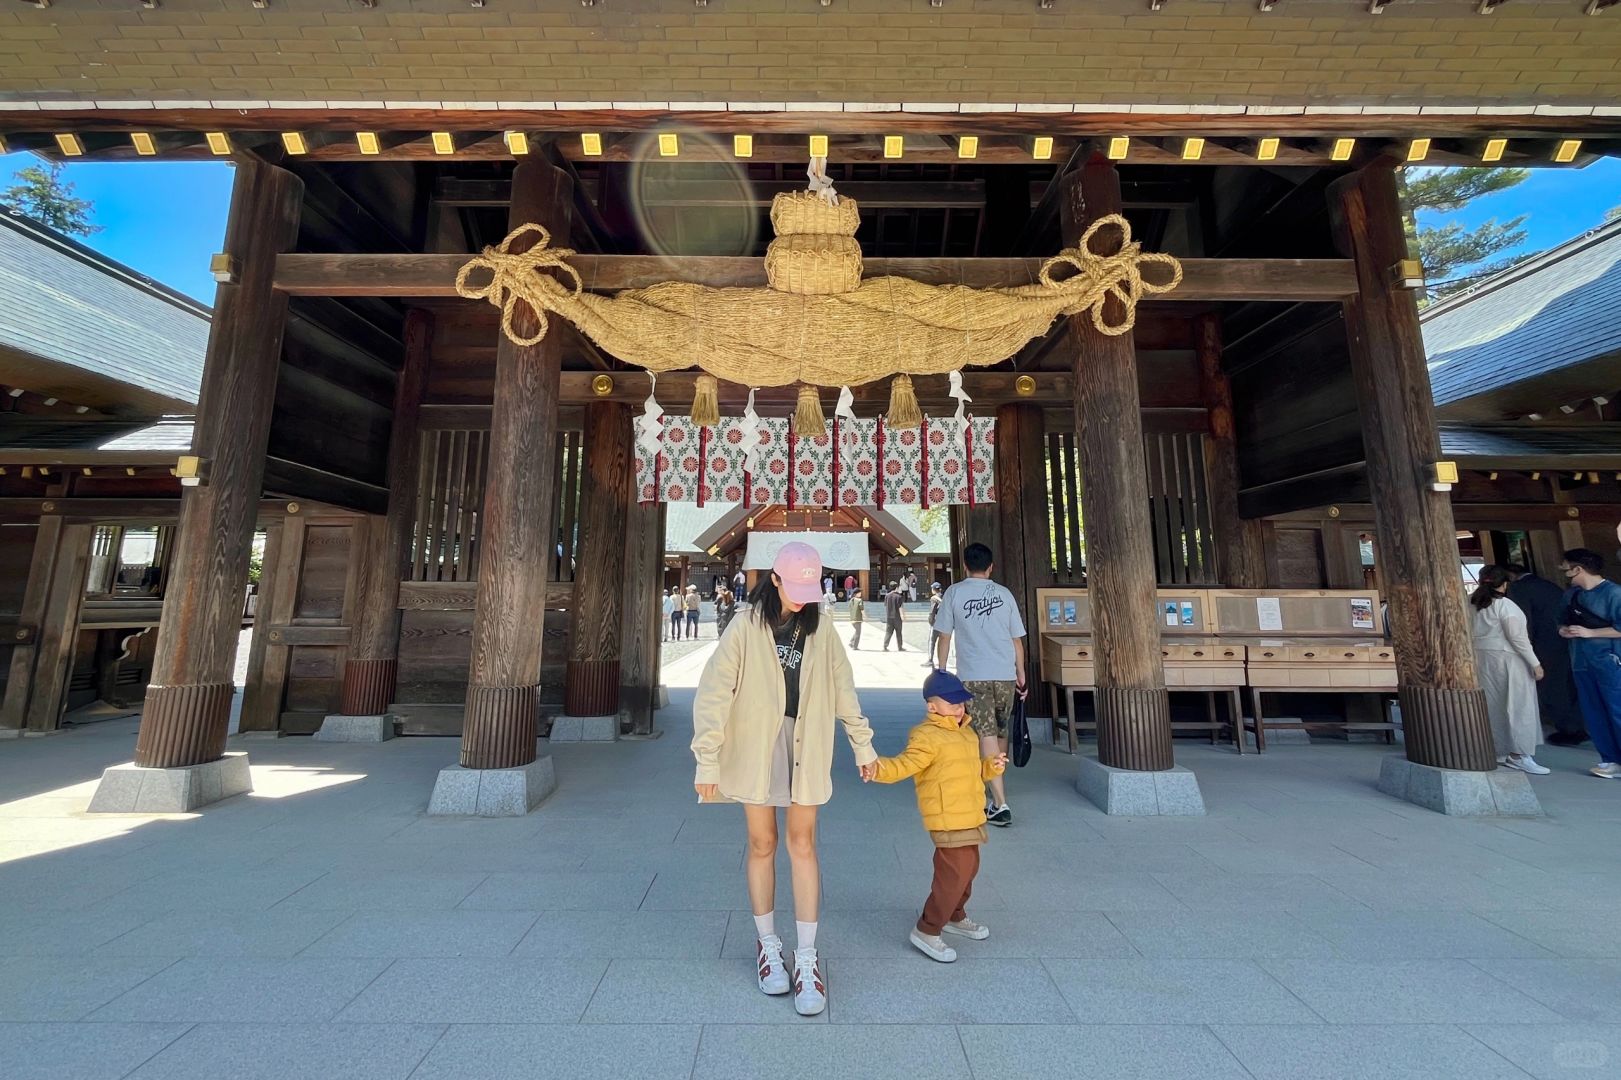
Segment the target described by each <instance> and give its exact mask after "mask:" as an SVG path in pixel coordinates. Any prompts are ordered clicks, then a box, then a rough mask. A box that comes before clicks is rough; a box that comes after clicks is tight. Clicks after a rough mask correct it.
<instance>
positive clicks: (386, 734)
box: [315, 713, 394, 742]
mask: <svg viewBox="0 0 1621 1080" xmlns="http://www.w3.org/2000/svg"><path fill="white" fill-rule="evenodd" d="M393 737H394V718H393V717H392V716H390V715H388V714H387V713H383V714H381V715H378V716H337V715H333V716H329V717H327V718H326V719H325V720H322V721H321V729H320V730H319V731H317V732H316V733H315V741H316V742H387V741H388V740H389V739H392V738H393Z"/></svg>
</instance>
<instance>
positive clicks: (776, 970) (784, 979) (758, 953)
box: [754, 934, 789, 997]
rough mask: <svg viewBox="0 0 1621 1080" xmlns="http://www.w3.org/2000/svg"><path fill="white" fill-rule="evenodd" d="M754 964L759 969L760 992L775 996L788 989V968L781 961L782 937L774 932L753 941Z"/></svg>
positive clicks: (784, 992)
mask: <svg viewBox="0 0 1621 1080" xmlns="http://www.w3.org/2000/svg"><path fill="white" fill-rule="evenodd" d="M754 959H755V961H756V964H755V966H756V967H758V968H759V969H760V992H761V993H763V994H770V995H771V996H773V997H776V996H777V995H779V994H786V993H787V992H788V990H789V985H788V968H787V965H785V964H784V963H783V962H782V938H780V937H778V936H777V935H775V934H771V935H768V936H766V937H763V938H756V939H755V941H754Z"/></svg>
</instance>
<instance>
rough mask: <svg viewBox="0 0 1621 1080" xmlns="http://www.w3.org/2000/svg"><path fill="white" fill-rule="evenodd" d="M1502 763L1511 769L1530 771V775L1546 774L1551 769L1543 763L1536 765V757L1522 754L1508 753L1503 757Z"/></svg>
mask: <svg viewBox="0 0 1621 1080" xmlns="http://www.w3.org/2000/svg"><path fill="white" fill-rule="evenodd" d="M1503 764H1504V765H1507V766H1508V767H1509V768H1511V769H1518V770H1520V771H1521V772H1527V773H1530V774H1531V775H1532V776H1547V775H1548V774H1549V773H1550V772H1552V771H1553V770H1552V769H1550V768H1548V767H1547V766H1545V765H1538V764H1537V759H1536V758H1533V757H1527V756H1526V755H1524V754H1510V755H1509V756H1508V757H1506V758H1504V759H1503Z"/></svg>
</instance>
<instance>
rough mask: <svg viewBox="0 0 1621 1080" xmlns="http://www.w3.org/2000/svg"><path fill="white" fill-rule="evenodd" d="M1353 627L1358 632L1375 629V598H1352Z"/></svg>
mask: <svg viewBox="0 0 1621 1080" xmlns="http://www.w3.org/2000/svg"><path fill="white" fill-rule="evenodd" d="M1351 626H1352V627H1354V628H1355V629H1357V630H1372V629H1373V597H1371V596H1354V597H1352V598H1351Z"/></svg>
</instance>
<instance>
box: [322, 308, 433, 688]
mask: <svg viewBox="0 0 1621 1080" xmlns="http://www.w3.org/2000/svg"><path fill="white" fill-rule="evenodd" d="M432 340H433V316H432V315H430V314H429V313H428V312H426V311H424V310H422V309H421V308H413V309H411V310H410V311H409V312H407V313H406V316H405V362H404V364H403V365H402V366H401V368H400V374H399V379H398V381H397V382H396V383H395V388H394V423H393V427H392V429H391V430H390V432H389V437H388V438H389V442H388V512H387V513H386V514H382V515H373V516H372V517H371V518H370V519H369V520H368V521H367V522H366V524H365V525H364V526H362V527H361V529H360V536H361V542H362V544H363V548H362V550H361V551H359V552H357V553H356V555H357V557H358V558H359V559H360V581H359V584H358V587H357V593H358V595H357V598H356V599H357V603H356V605H355V626H354V629H353V631H352V632H351V633H350V635H349V658H348V660H347V661H346V662H345V663H344V666H343V696H342V699H341V704H340V705H339V706H338V711H339V712H340V713H342V714H343V715H345V716H379V715H381V714H382V713H384V712H386V711H387V710H388V706H389V703H390V702H392V701H393V700H394V684H395V679H396V677H397V675H398V673H399V650H400V579H401V578H402V577H404V576H405V574H406V573H407V570H408V566H409V563H410V558H411V556H410V549H411V535H412V527H413V525H414V523H415V520H416V495H417V458H418V453H417V419H418V417H419V416H420V415H421V412H422V390H423V386H424V384H425V383H426V381H427V372H428V352H429V349H430V347H431V344H432Z"/></svg>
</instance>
